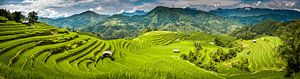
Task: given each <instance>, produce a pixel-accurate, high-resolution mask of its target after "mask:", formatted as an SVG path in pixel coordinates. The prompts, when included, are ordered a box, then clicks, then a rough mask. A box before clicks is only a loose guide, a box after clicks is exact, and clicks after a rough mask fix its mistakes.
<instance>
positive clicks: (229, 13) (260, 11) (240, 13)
mask: <svg viewBox="0 0 300 79" xmlns="http://www.w3.org/2000/svg"><path fill="white" fill-rule="evenodd" d="M210 12H211V13H214V14H216V15H218V16H222V17H224V18H227V19H234V20H238V21H239V22H241V23H243V24H256V23H259V22H262V21H264V20H276V21H281V22H287V21H291V20H294V19H300V12H298V11H295V10H280V9H267V8H252V7H244V8H235V9H216V10H212V11H210Z"/></svg>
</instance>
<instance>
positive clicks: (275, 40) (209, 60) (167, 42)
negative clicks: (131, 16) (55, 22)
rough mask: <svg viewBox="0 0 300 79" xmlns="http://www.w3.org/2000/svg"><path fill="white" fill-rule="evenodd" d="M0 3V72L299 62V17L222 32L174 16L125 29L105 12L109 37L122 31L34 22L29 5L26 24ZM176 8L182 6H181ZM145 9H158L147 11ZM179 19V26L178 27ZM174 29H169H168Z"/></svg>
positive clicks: (123, 73)
mask: <svg viewBox="0 0 300 79" xmlns="http://www.w3.org/2000/svg"><path fill="white" fill-rule="evenodd" d="M156 9H159V10H160V9H165V8H164V7H158V8H156ZM1 11H2V12H3V13H4V14H2V15H1V17H2V16H3V17H2V18H3V20H2V22H1V23H0V78H2V77H3V78H8V79H20V78H22V79H42V78H49V79H53V78H58V79H73V78H76V79H86V78H103V79H145V78H146V79H148V78H151V79H224V78H229V79H253V78H255V79H256V78H262V79H278V78H279V79H281V78H288V77H292V78H299V77H300V76H299V73H297V72H299V70H300V68H299V57H300V56H299V53H298V52H299V49H300V48H299V47H300V46H299V38H298V37H299V32H300V31H299V27H297V26H299V24H300V23H299V21H297V20H296V21H290V22H285V23H281V22H275V21H266V22H263V23H261V24H257V25H254V26H253V27H245V28H241V29H237V30H236V31H233V32H232V33H230V34H229V35H226V34H208V33H202V32H198V31H199V29H198V30H197V29H193V28H192V27H189V25H191V24H190V23H188V22H179V23H176V24H178V27H179V29H185V30H178V29H174V27H172V26H173V24H172V23H170V24H166V25H165V26H161V27H157V26H156V25H157V24H159V23H158V22H157V20H159V19H157V18H152V19H153V20H151V22H150V23H149V25H147V26H149V27H142V28H140V27H139V28H138V29H142V30H138V31H134V32H130V31H128V30H127V29H130V30H133V28H136V27H132V28H131V26H130V27H127V26H126V25H127V23H122V21H121V20H119V19H112V20H110V21H106V23H104V25H105V28H109V29H107V31H109V30H115V29H118V30H117V32H109V34H111V36H112V37H119V36H124V37H122V38H123V39H114V38H106V37H105V35H106V33H104V34H101V33H99V32H95V33H91V32H80V31H76V32H74V31H75V30H72V29H68V27H66V28H64V29H62V28H57V27H53V26H50V25H47V24H44V23H40V22H37V14H36V13H35V12H30V13H29V17H28V20H29V23H30V24H31V26H26V25H24V24H21V23H20V22H21V20H20V19H22V17H23V16H22V15H20V14H19V13H18V12H14V13H12V14H10V13H9V12H7V11H6V10H1V9H0V12H1ZM170 11H173V10H172V9H171V10H170ZM176 11H177V10H176ZM179 11H180V12H181V11H183V13H184V11H186V10H182V9H180V10H179ZM153 12H156V10H154V11H153ZM200 13H201V12H200ZM206 15H208V14H206ZM149 16H153V17H154V16H158V15H153V14H149ZM166 16H167V15H166ZM1 17H0V18H1ZM186 17H187V18H190V17H191V16H186ZM6 18H7V19H6ZM182 19H184V18H182ZM123 21H124V20H123ZM165 21H166V22H168V21H173V19H170V18H169V19H167V20H165ZM181 24H182V25H181ZM212 24H213V22H212ZM133 25H135V24H133ZM162 25H164V24H162ZM142 26H143V25H142ZM185 26H187V27H186V28H184V27H185ZM269 27H272V28H269ZM273 27H274V28H273ZM166 28H167V29H166ZM168 28H171V29H168ZM124 29H126V30H124ZM190 29H193V30H194V31H192V30H190ZM218 29H222V28H218ZM261 29H263V30H267V31H269V32H271V33H268V32H265V31H263V30H261ZM70 30H72V31H70ZM163 30H165V31H163ZM175 30H177V32H174V31H175ZM227 30H228V29H227ZM210 31H216V29H214V30H210ZM218 32H222V31H218ZM242 32H245V33H242ZM107 33H108V32H107ZM136 33H140V34H141V35H139V36H134V37H131V38H129V37H130V35H129V34H132V35H134V34H136ZM126 35H129V36H126ZM249 35H250V36H249ZM99 36H100V37H101V36H103V39H105V40H103V39H99V38H97V37H99ZM232 36H234V37H232ZM125 37H126V38H125ZM107 39H114V40H107ZM249 39H251V40H249ZM107 52H111V53H107ZM286 73H287V75H286Z"/></svg>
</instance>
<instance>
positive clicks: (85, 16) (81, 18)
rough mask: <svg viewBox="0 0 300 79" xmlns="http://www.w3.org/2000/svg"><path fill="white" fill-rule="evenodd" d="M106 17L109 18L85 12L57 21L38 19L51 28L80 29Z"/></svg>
mask: <svg viewBox="0 0 300 79" xmlns="http://www.w3.org/2000/svg"><path fill="white" fill-rule="evenodd" d="M107 17H109V16H108V15H101V14H97V13H95V12H93V11H85V12H82V13H80V14H75V15H72V16H70V17H63V18H57V19H51V18H39V21H41V22H45V23H48V24H50V25H53V26H59V27H69V28H73V29H80V28H81V27H84V26H86V25H89V24H92V23H94V22H97V21H101V20H103V19H105V18H107Z"/></svg>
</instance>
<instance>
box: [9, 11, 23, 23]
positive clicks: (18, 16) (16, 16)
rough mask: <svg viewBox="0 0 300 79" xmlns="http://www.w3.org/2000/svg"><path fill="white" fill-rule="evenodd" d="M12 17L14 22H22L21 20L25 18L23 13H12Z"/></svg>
mask: <svg viewBox="0 0 300 79" xmlns="http://www.w3.org/2000/svg"><path fill="white" fill-rule="evenodd" d="M12 16H13V20H15V21H16V22H21V19H23V18H24V16H23V15H22V13H21V12H14V13H12Z"/></svg>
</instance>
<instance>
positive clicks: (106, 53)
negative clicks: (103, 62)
mask: <svg viewBox="0 0 300 79" xmlns="http://www.w3.org/2000/svg"><path fill="white" fill-rule="evenodd" d="M111 55H112V52H111V51H109V50H106V51H104V52H103V53H102V56H103V57H111Z"/></svg>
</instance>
